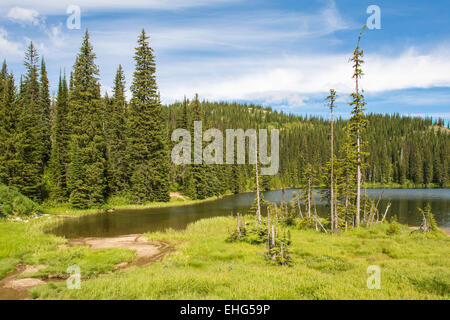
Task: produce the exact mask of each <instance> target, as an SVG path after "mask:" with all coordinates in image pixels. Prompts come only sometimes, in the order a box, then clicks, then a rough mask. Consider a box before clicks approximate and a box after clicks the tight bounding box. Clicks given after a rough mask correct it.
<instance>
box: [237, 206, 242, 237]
mask: <svg viewBox="0 0 450 320" xmlns="http://www.w3.org/2000/svg"><path fill="white" fill-rule="evenodd" d="M239 215H240V214H239V212H238V213H237V234H238V238H239V239H240V238H241V227H240V221H239Z"/></svg>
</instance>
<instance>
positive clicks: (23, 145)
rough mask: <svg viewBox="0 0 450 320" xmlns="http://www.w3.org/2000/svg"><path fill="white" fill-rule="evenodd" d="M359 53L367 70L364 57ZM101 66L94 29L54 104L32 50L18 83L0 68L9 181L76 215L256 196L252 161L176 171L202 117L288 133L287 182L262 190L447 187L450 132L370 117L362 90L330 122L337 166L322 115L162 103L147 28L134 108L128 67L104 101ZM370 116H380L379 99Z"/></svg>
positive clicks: (284, 142) (206, 122)
mask: <svg viewBox="0 0 450 320" xmlns="http://www.w3.org/2000/svg"><path fill="white" fill-rule="evenodd" d="M355 54H356V55H357V56H356V58H354V59H357V61H358V66H359V63H360V61H359V60H358V59H359V58H358V57H359V56H360V55H361V54H362V52H361V51H358V50H356V51H355ZM95 60H96V54H95V52H94V48H93V46H92V44H91V42H90V37H89V33H88V32H87V31H86V33H85V36H84V39H83V41H82V43H81V47H80V50H79V52H78V54H77V55H76V58H75V62H74V64H73V68H72V70H71V72H70V75H67V77H66V75H65V74H61V75H60V78H59V83H58V91H57V95H56V97H54V98H51V97H50V93H49V87H50V84H49V80H48V76H47V68H46V64H45V61H44V59H42V57H40V56H39V53H38V52H37V50H36V47H35V46H34V45H33V43H32V42H31V43H30V45H29V46H28V48H27V50H26V52H25V61H24V66H25V70H26V72H25V74H24V75H21V76H20V78H18V79H17V80H19V79H20V81H16V79H15V77H14V75H13V74H12V73H11V72H10V70H9V69H8V66H7V63H6V61H5V62H4V63H3V64H2V66H1V69H0V184H5V185H7V186H11V187H14V188H16V189H17V190H18V191H20V192H21V193H22V194H24V195H26V196H27V197H30V198H32V199H33V200H36V201H39V202H42V201H46V200H50V201H51V202H52V203H58V202H63V203H66V202H69V203H70V205H71V206H73V207H76V208H89V207H95V206H99V205H102V204H104V203H105V202H106V201H108V199H110V198H111V197H119V198H123V199H124V201H125V202H127V203H138V204H141V203H148V202H155V201H157V202H167V201H169V200H170V191H179V192H182V193H183V194H184V195H187V196H189V197H190V198H192V199H205V198H208V197H211V196H217V195H222V194H225V193H229V192H233V193H238V192H242V191H249V190H254V189H255V180H256V179H255V176H256V175H255V174H254V172H253V171H254V166H252V165H248V164H247V165H206V164H204V163H201V164H200V163H198V164H192V165H179V166H176V165H175V164H174V163H173V162H172V161H171V157H170V153H171V150H172V147H173V146H174V145H175V143H174V142H171V141H170V137H171V134H172V131H173V129H175V128H184V129H189V130H191V131H192V129H193V122H194V121H203V130H206V129H208V128H218V129H220V130H222V132H224V131H225V130H226V129H249V128H253V129H258V128H266V129H269V130H270V129H274V128H277V129H280V153H279V154H280V162H281V163H280V170H279V173H278V175H275V176H262V177H261V180H259V181H261V182H262V187H263V188H264V189H273V188H281V187H297V186H299V185H300V184H303V183H305V181H308V182H309V184H313V185H318V184H324V185H327V183H328V181H331V180H333V179H329V178H328V176H333V174H331V171H332V170H331V169H330V168H331V167H333V168H334V169H333V170H335V171H336V172H335V173H334V176H335V178H334V180H335V183H336V190H337V192H339V196H341V197H342V196H345V198H346V199H347V201H346V202H347V204H348V203H350V202H349V201H348V200H349V199H353V198H352V197H353V196H352V193H353V192H354V190H358V191H359V190H360V180H359V179H357V180H356V178H358V177H359V176H360V172H361V171H362V182H363V183H364V182H365V183H372V184H379V183H382V184H394V183H397V184H402V185H404V186H409V187H412V186H416V187H448V186H449V179H448V177H449V165H448V163H449V159H448V156H449V154H450V135H449V130H448V128H447V127H445V126H444V123H443V121H441V120H439V121H436V122H433V121H432V120H431V119H425V120H424V119H420V118H409V117H401V116H399V115H394V116H387V115H386V116H383V115H368V116H364V107H365V104H366V102H365V101H364V99H363V96H362V95H360V94H359V93H358V94H353V97H354V101H353V102H352V105H351V106H348V108H349V110H348V111H350V110H351V112H352V118H353V121H349V122H348V121H344V120H342V119H338V120H337V121H336V122H333V123H335V134H334V135H333V136H334V137H335V140H336V142H335V144H334V146H335V149H334V150H335V152H334V154H335V156H336V161H335V162H336V163H334V164H333V166H329V165H328V161H329V159H330V155H331V151H330V149H331V148H330V146H331V143H330V137H331V128H330V125H331V123H330V122H329V121H326V120H324V119H320V118H302V117H297V116H293V115H286V114H282V113H279V112H275V111H273V110H271V109H270V108H261V107H258V106H254V105H242V104H241V105H239V104H233V103H212V102H200V99H199V98H198V95H196V96H195V98H194V99H192V100H191V101H188V100H185V101H183V102H181V103H177V104H173V105H170V106H164V105H162V104H161V102H160V97H159V94H158V92H159V88H158V86H157V79H156V68H155V57H154V55H153V51H152V49H151V47H150V43H149V37H148V36H147V34H146V32H145V30H142V32H141V33H140V34H139V36H138V40H137V47H136V51H135V55H134V60H135V71H134V73H133V77H132V79H130V80H129V82H128V84H129V89H130V93H131V99H130V101H127V100H126V99H125V96H126V94H125V93H126V91H127V85H126V83H127V82H126V79H125V76H124V74H125V72H124V70H123V69H122V67H121V65H118V68H117V72H116V76H115V79H114V87H113V92H111V93H110V96H108V95H106V96H102V94H101V90H100V89H101V85H100V78H99V75H100V69H99V67H98V65H97V64H96V62H95ZM355 72H356V73H357V74H360V72H361V71H360V69H357V70H356V71H355ZM332 92H334V90H330V97H331V96H332V94H331V93H332ZM334 94H335V92H334ZM330 97H329V98H330ZM331 100H332V99H331ZM332 102H333V101H330V109H331V110H332V109H333V107H332V105H333V103H332ZM368 109H369V110H371V109H372V110H374V106H371V105H370V102H369V106H368ZM365 120H367V121H365ZM361 135H362V136H361ZM359 143H361V150H360V148H359V147H358V144H359ZM355 146H356V147H355ZM355 181H356V182H355ZM330 184H331V182H330ZM358 199H359V198H358ZM352 201H353V200H352ZM357 202H358V201H356V200H355V203H357ZM347 209H349V208H348V207H346V210H347ZM347 211H348V210H347Z"/></svg>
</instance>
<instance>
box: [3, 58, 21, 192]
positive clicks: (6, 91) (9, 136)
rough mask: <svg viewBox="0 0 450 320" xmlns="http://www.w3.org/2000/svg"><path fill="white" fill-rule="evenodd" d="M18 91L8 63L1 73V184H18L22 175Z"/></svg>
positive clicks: (4, 65) (4, 63)
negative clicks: (19, 151)
mask: <svg viewBox="0 0 450 320" xmlns="http://www.w3.org/2000/svg"><path fill="white" fill-rule="evenodd" d="M16 98H17V90H16V87H15V85H14V76H13V75H12V74H8V70H7V66H6V61H4V62H3V66H2V69H1V72H0V183H3V184H6V185H9V184H14V183H15V182H16V178H17V177H18V175H19V174H20V171H19V170H18V169H19V168H18V167H17V164H18V160H19V158H18V156H19V155H18V152H17V151H18V149H17V147H18V144H17V143H16V142H17V138H18V136H19V134H18V132H17V120H18V110H17V103H16Z"/></svg>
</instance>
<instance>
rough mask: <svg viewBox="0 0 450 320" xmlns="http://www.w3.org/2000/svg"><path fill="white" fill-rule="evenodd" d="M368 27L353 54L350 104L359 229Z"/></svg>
mask: <svg viewBox="0 0 450 320" xmlns="http://www.w3.org/2000/svg"><path fill="white" fill-rule="evenodd" d="M365 27H366V26H364V27H363V28H362V30H361V32H360V34H359V37H358V42H357V46H356V48H355V50H354V52H353V58H352V59H351V61H352V62H353V69H354V73H353V78H354V79H355V92H353V93H352V94H351V97H352V99H353V101H352V102H351V103H350V106H352V108H353V109H352V112H351V114H352V117H351V119H350V128H351V132H352V134H353V136H354V139H355V143H356V158H357V160H356V217H355V225H356V227H359V225H360V219H361V178H362V172H361V171H362V157H363V153H362V151H361V148H362V141H361V134H362V131H363V130H364V128H365V126H366V122H367V120H365V119H364V110H365V108H364V107H365V106H366V104H367V103H366V102H365V101H364V96H363V95H362V93H360V90H359V80H360V79H361V77H362V76H363V75H364V74H363V72H362V69H361V65H362V64H363V63H364V61H363V60H362V57H363V56H364V51H363V50H362V49H360V47H359V41H360V39H361V35H362V32H363V30H364V28H365Z"/></svg>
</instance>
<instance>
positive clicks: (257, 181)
mask: <svg viewBox="0 0 450 320" xmlns="http://www.w3.org/2000/svg"><path fill="white" fill-rule="evenodd" d="M255 145H256V165H255V174H256V204H257V206H258V208H257V209H256V214H257V216H258V223H259V226H261V203H260V199H259V174H258V143H256V144H255Z"/></svg>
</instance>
